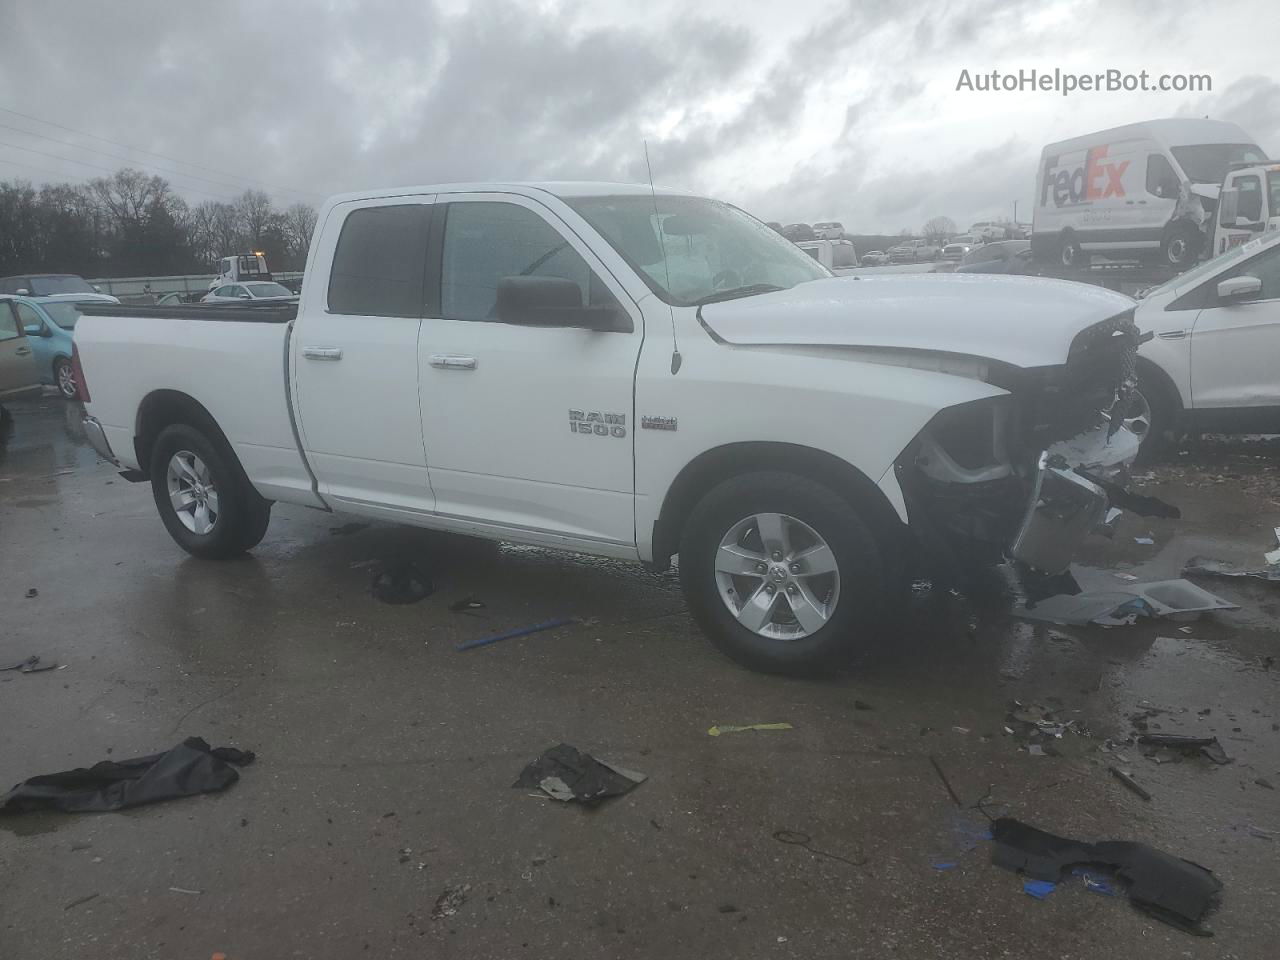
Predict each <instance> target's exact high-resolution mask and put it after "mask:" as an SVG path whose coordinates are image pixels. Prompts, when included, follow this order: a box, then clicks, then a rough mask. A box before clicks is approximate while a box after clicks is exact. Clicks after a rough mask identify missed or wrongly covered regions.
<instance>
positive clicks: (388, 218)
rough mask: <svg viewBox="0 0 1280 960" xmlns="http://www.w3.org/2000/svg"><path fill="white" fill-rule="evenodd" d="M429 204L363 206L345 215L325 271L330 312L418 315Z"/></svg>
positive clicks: (425, 255)
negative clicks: (336, 245)
mask: <svg viewBox="0 0 1280 960" xmlns="http://www.w3.org/2000/svg"><path fill="white" fill-rule="evenodd" d="M430 215H431V207H430V206H428V205H426V204H421V203H413V204H400V205H397V206H392V207H365V208H363V209H360V210H353V211H351V213H350V214H348V215H347V219H346V222H345V223H343V225H342V233H341V234H340V235H339V237H338V248H337V250H335V251H334V254H333V269H332V271H331V272H330V274H329V312H330V313H342V314H354V315H357V316H369V317H415V318H416V317H421V316H422V307H423V302H424V283H425V276H426V264H427V226H428V222H429V219H430Z"/></svg>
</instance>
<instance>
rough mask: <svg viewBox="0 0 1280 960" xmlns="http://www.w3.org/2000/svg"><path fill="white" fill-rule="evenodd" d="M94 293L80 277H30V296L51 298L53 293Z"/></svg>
mask: <svg viewBox="0 0 1280 960" xmlns="http://www.w3.org/2000/svg"><path fill="white" fill-rule="evenodd" d="M94 292H96V291H95V290H94V289H93V287H91V286H90V285H89V284H88V282H87V281H85V280H84V279H82V278H81V277H32V278H31V296H33V297H51V296H53V295H54V294H55V293H94Z"/></svg>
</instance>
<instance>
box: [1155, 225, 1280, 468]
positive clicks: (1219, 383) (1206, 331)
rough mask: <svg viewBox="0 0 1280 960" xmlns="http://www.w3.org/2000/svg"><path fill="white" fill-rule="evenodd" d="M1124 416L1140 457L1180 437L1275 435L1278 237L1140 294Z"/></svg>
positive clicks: (1279, 375) (1279, 411) (1279, 422)
mask: <svg viewBox="0 0 1280 960" xmlns="http://www.w3.org/2000/svg"><path fill="white" fill-rule="evenodd" d="M1136 322H1137V323H1138V324H1139V325H1140V326H1141V328H1142V330H1143V332H1147V331H1150V332H1152V333H1154V334H1155V336H1154V337H1152V338H1151V339H1150V340H1149V341H1147V342H1146V343H1144V344H1143V345H1142V348H1141V350H1140V351H1139V353H1138V360H1137V375H1138V394H1139V395H1138V397H1137V399H1136V401H1135V405H1134V408H1133V410H1132V412H1131V414H1130V420H1131V422H1132V424H1133V426H1134V429H1135V432H1137V433H1139V434H1140V435H1142V436H1143V437H1144V444H1143V448H1144V454H1146V453H1151V454H1154V453H1158V452H1159V451H1160V448H1161V447H1162V446H1164V445H1165V444H1167V443H1168V441H1169V440H1171V439H1173V438H1176V437H1178V436H1180V435H1181V434H1183V433H1186V432H1188V431H1204V430H1212V431H1215V432H1223V433H1280V365H1277V363H1276V359H1277V358H1278V357H1280V233H1274V232H1273V233H1267V234H1263V236H1261V237H1259V238H1257V239H1255V240H1251V241H1249V242H1248V243H1246V244H1243V245H1242V246H1237V247H1232V248H1230V249H1228V250H1227V251H1226V252H1225V253H1223V254H1220V255H1219V256H1218V257H1216V258H1215V259H1213V260H1210V261H1208V262H1206V263H1202V264H1200V265H1199V266H1197V267H1195V268H1194V269H1192V270H1188V271H1187V272H1186V273H1182V274H1179V275H1178V276H1176V277H1174V278H1173V279H1172V280H1170V281H1169V282H1167V283H1165V284H1164V285H1162V286H1159V287H1156V288H1155V289H1154V290H1152V291H1150V292H1149V293H1147V295H1146V297H1145V298H1144V299H1143V300H1141V301H1140V302H1139V304H1138V311H1137V315H1136Z"/></svg>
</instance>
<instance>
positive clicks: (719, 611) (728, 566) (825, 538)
mask: <svg viewBox="0 0 1280 960" xmlns="http://www.w3.org/2000/svg"><path fill="white" fill-rule="evenodd" d="M888 579H889V575H888V574H887V573H886V570H885V567H884V564H883V562H882V559H881V555H880V551H879V549H878V546H877V544H876V541H875V539H874V537H873V536H872V534H871V533H870V531H869V530H868V528H867V526H866V525H865V524H864V523H863V522H862V520H861V519H860V518H859V516H858V514H857V513H856V511H855V510H854V509H853V507H851V506H850V505H849V504H848V503H847V502H846V501H845V500H844V499H842V498H841V497H839V496H838V495H837V494H835V493H834V492H833V491H832V490H830V489H829V488H827V487H825V486H823V485H822V484H819V483H815V482H813V481H811V480H808V479H806V478H804V477H800V476H796V475H794V474H788V473H781V472H760V473H752V474H746V475H743V476H741V477H736V478H734V479H731V480H726V481H724V482H723V483H721V484H720V485H718V486H717V487H715V488H713V489H712V490H711V491H710V492H709V493H707V494H706V496H704V497H703V498H702V500H701V501H700V502H699V503H698V505H697V506H696V507H695V508H694V510H693V513H692V514H691V516H690V517H689V520H688V522H687V524H686V525H685V531H684V536H683V538H682V540H681V544H680V580H681V584H682V586H683V587H684V592H685V597H686V600H687V602H688V604H689V608H690V610H691V611H692V613H693V616H694V619H695V620H697V622H698V624H699V626H701V627H702V629H703V630H704V631H705V632H706V633H707V635H708V637H709V638H710V639H711V642H712V643H713V644H715V646H716V647H717V648H719V649H720V650H721V651H722V652H723V653H725V654H726V655H728V656H729V657H731V658H732V659H734V660H736V661H737V662H738V663H740V664H742V665H743V666H746V667H750V668H751V669H754V670H762V671H766V672H769V673H788V674H813V673H817V672H821V671H824V670H828V669H830V668H832V667H834V666H838V665H840V664H841V663H842V662H843V661H847V660H849V659H850V658H851V657H852V656H853V655H854V654H855V653H858V652H861V651H864V650H869V649H870V648H871V646H872V644H873V642H874V640H875V639H876V638H877V635H878V634H879V632H880V630H881V629H882V627H883V625H884V624H883V620H884V617H883V614H884V611H885V610H886V609H887V605H886V594H887V592H888V591H887V589H886V588H887V587H888V583H887V580H888Z"/></svg>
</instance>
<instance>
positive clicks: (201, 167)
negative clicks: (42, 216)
mask: <svg viewBox="0 0 1280 960" xmlns="http://www.w3.org/2000/svg"><path fill="white" fill-rule="evenodd" d="M0 111H2V112H4V113H9V114H12V115H13V116H15V117H22V118H23V119H24V120H31V121H34V122H35V123H43V124H45V125H46V126H50V127H57V128H58V129H59V130H66V131H67V132H68V133H75V134H78V135H80V136H82V137H89V138H90V139H92V140H99V141H101V142H102V143H109V144H111V145H112V146H113V147H123V148H124V149H125V150H133V151H136V152H137V153H147V154H150V155H151V156H153V157H159V158H160V159H161V160H168V161H169V162H171V163H181V164H184V165H185V166H188V167H195V168H196V169H197V170H207V171H208V172H210V173H217V174H220V175H222V176H224V177H231V178H233V179H235V180H241V181H243V182H245V183H249V184H252V185H253V186H256V187H259V188H265V189H268V190H276V191H278V192H281V193H295V194H300V195H303V196H308V197H321V198H323V194H320V193H317V192H316V191H314V190H297V189H294V188H292V187H280V186H273V185H272V184H269V183H263V182H262V181H260V180H254V179H252V178H250V177H246V176H243V175H242V174H238V173H230V172H228V171H226V170H219V169H217V168H216V167H208V166H205V165H204V164H200V163H195V162H193V161H191V160H183V159H181V158H180V157H171V156H168V155H167V154H163V153H157V152H156V151H155V150H147V149H146V148H144V147H139V146H135V145H133V144H130V143H122V142H121V141H119V140H110V139H108V138H107V137H100V136H98V135H97V134H96V133H89V132H88V131H87V130H77V129H76V128H75V127H68V126H66V125H65V124H62V123H55V122H54V121H52V120H44V119H41V118H40V117H33V116H32V115H31V114H29V113H19V112H18V111H17V110H11V109H10V108H8V107H0ZM23 132H24V133H25V132H29V131H23ZM33 136H40V134H33ZM83 149H85V150H92V149H93V148H92V147H84V148H83Z"/></svg>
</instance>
